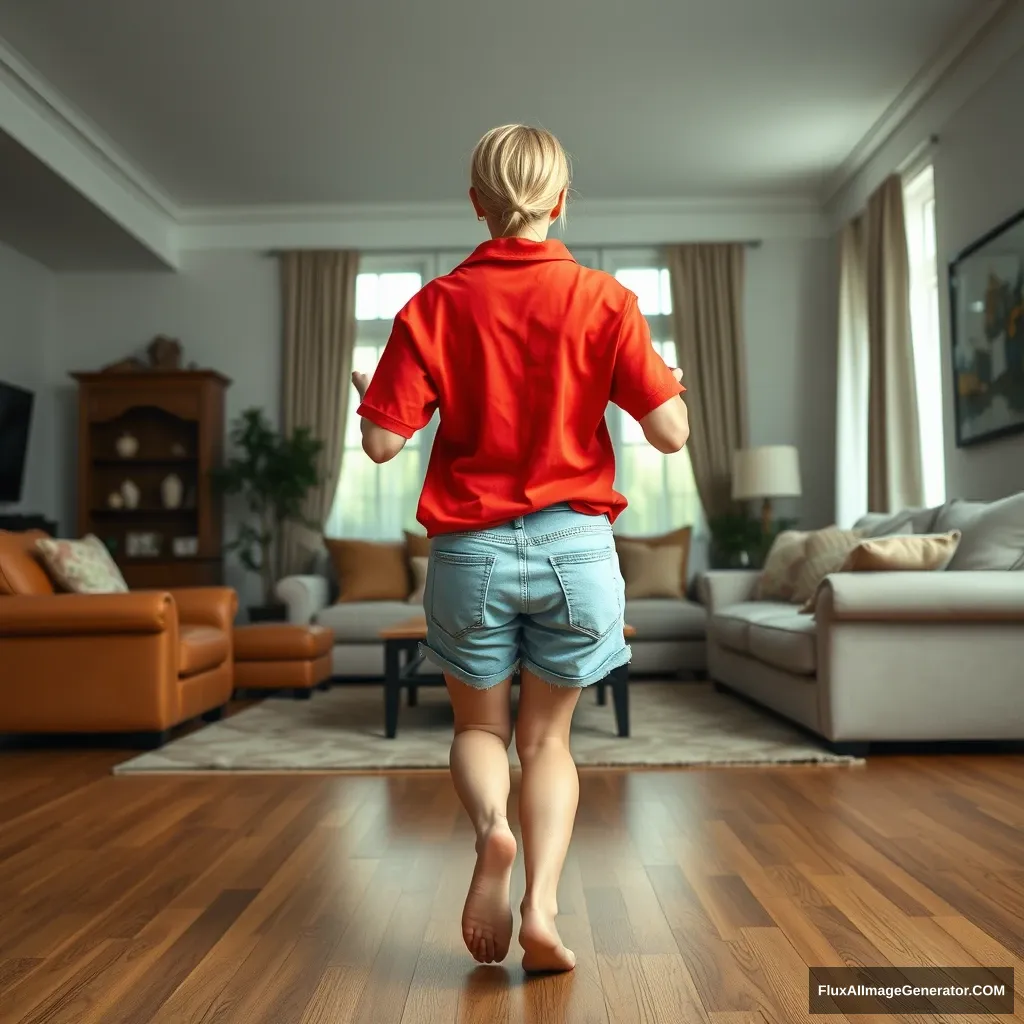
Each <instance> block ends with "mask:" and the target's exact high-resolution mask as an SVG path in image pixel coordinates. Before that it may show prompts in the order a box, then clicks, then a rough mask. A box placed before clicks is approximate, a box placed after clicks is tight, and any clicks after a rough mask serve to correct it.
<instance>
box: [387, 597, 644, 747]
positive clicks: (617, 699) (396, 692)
mask: <svg viewBox="0 0 1024 1024" xmlns="http://www.w3.org/2000/svg"><path fill="white" fill-rule="evenodd" d="M378 635H379V636H380V638H381V640H383V641H384V732H385V735H386V736H387V738H388V739H389V740H390V739H394V738H395V735H396V734H397V732H398V708H399V705H400V703H401V697H402V688H403V687H405V689H406V690H407V691H408V695H409V697H408V699H409V707H411V708H412V707H415V706H416V691H417V690H418V689H419V688H420V687H421V686H441V685H444V676H443V675H441V673H440V672H437V673H429V674H428V673H421V672H420V671H419V669H420V667H421V666H422V665H423V663H424V660H425V659H424V657H423V655H422V654H420V653H419V645H420V644H421V643H422V642H423V641H424V640H426V638H427V620H426V619H425V618H424V617H423V616H422V615H418V616H416V617H415V618H411V619H407V620H406V621H405V622H399V623H397V624H396V625H394V626H388V627H386V628H385V629H382V630H381V631H380V633H379V634H378ZM623 635H624V636H625V637H626V639H627V640H629V639H631V638H632V637H634V636H636V630H635V629H634V628H633V627H632V626H629V625H627V626H626V627H625V628H624V629H623ZM609 686H610V687H611V690H612V701H613V703H614V705H615V726H616V730H617V732H618V734H619V736H622V737H626V736H628V735H629V665H628V664H626V665H622V666H620V667H619V668H616V669H612V671H611V672H609V673H608V675H607V676H605V678H604V679H602V680H601V681H600V682H599V683H596V684H595V687H594V688H595V690H596V691H597V703H598V704H600V705H604V704H606V703H607V701H608V696H607V687H609Z"/></svg>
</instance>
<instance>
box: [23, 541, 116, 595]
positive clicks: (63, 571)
mask: <svg viewBox="0 0 1024 1024" xmlns="http://www.w3.org/2000/svg"><path fill="white" fill-rule="evenodd" d="M36 550H37V551H38V552H39V557H40V559H41V560H42V562H43V563H44V565H45V566H46V570H47V572H48V573H49V574H50V578H51V579H52V580H53V581H54V583H56V584H57V586H58V587H60V588H61V589H63V590H67V591H69V592H70V593H72V594H127V593H128V584H127V583H125V581H124V577H123V576H122V575H121V570H120V569H118V567H117V564H116V563H115V562H114V559H113V558H111V557H110V552H109V551H108V550H107V549H106V547H105V546H104V544H103V541H101V540H100V539H99V537H96V536H94V535H93V534H91V533H90V534H88V535H87V536H86V537H83V538H82V540H51V539H50V538H49V537H43V538H41V539H40V540H38V541H37V542H36Z"/></svg>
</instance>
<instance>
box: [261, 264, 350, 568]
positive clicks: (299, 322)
mask: <svg viewBox="0 0 1024 1024" xmlns="http://www.w3.org/2000/svg"><path fill="white" fill-rule="evenodd" d="M358 269H359V254H358V253H357V252H350V251H339V252H314V251H302V252H286V253H282V254H281V286H282V299H283V313H284V395H283V417H282V418H283V421H284V429H285V430H286V431H288V432H290V431H292V430H294V429H295V428H296V427H309V428H310V429H311V430H312V432H313V434H314V436H315V437H318V438H320V440H322V441H323V442H324V449H323V456H322V472H323V483H322V484H321V485H320V486H319V487H317V488H316V489H315V490H313V491H312V492H311V493H310V495H309V497H308V498H307V500H306V509H305V512H306V518H307V519H308V520H310V521H311V522H313V523H320V524H322V523H325V522H326V521H327V517H328V515H329V514H330V511H331V505H332V504H333V502H334V494H335V491H336V490H337V487H338V478H339V476H340V474H341V457H342V454H343V452H344V443H345V417H346V415H347V413H348V407H349V405H348V403H349V401H350V398H351V396H352V395H354V394H355V392H354V390H353V388H352V384H351V381H350V377H351V373H352V348H353V346H354V344H355V329H356V321H355V306H356V274H357V272H358ZM320 543H321V539H320V534H319V533H317V532H315V531H313V530H310V529H307V528H305V527H303V526H301V525H298V524H293V525H291V526H289V528H288V529H287V530H286V533H285V537H284V539H283V543H282V547H281V551H280V552H279V553H278V557H279V559H280V563H281V564H280V566H279V573H280V574H281V575H288V574H290V573H295V572H303V571H305V570H306V569H307V568H308V564H309V560H310V557H311V555H312V554H313V553H314V552H315V551H316V550H317V549H318V548H319V546H320Z"/></svg>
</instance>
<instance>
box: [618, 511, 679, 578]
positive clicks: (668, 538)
mask: <svg viewBox="0 0 1024 1024" xmlns="http://www.w3.org/2000/svg"><path fill="white" fill-rule="evenodd" d="M692 532H693V531H692V530H691V528H690V527H689V526H684V527H682V528H681V529H679V530H673V531H672V532H671V533H664V534H662V535H661V536H658V537H620V536H618V535H616V537H615V549H616V551H618V552H619V553H620V556H621V546H622V545H623V544H640V545H642V546H643V547H646V548H650V549H652V550H658V549H659V548H660V549H662V551H661V557H662V558H665V559H671V560H672V563H673V565H675V566H676V571H677V572H678V574H679V586H680V588H681V590H682V592H683V593H684V594H685V592H686V580H687V568H688V563H689V561H690V538H691V535H692ZM666 548H669V549H671V550H670V551H666V550H664V549H666ZM620 562H621V557H620ZM623 578H625V572H623ZM626 584H627V586H628V585H629V580H628V579H626Z"/></svg>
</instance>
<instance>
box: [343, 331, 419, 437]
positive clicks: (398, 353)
mask: <svg viewBox="0 0 1024 1024" xmlns="http://www.w3.org/2000/svg"><path fill="white" fill-rule="evenodd" d="M436 408H437V391H436V389H435V388H434V383H433V381H432V379H431V376H430V372H429V370H428V368H427V361H426V359H425V357H424V352H423V347H422V339H421V338H420V337H417V332H416V331H414V329H413V327H412V325H411V324H410V323H409V320H408V317H407V316H406V315H405V312H404V311H403V312H402V313H400V314H399V315H398V316H397V317H396V318H395V323H394V326H393V327H392V329H391V336H390V338H388V343H387V345H385V346H384V352H383V354H382V355H381V358H380V363H378V365H377V369H376V371H375V372H374V374H373V378H372V380H371V381H370V386H369V388H368V389H367V391H366V396H365V398H364V399H363V401H362V404H361V405H360V406H359V408H358V409H357V410H356V411H357V413H358V415H360V416H362V417H363V418H364V419H368V420H369V421H370V422H371V423H375V424H377V426H378V427H383V428H384V429H385V430H390V431H391V432H392V433H395V434H400V435H401V436H402V437H404V438H406V439H408V438H410V437H412V435H413V434H415V433H416V431H417V430H422V429H423V428H424V427H425V426H426V425H427V424H428V423H429V422H430V417H431V416H433V415H434V410H435V409H436Z"/></svg>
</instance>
